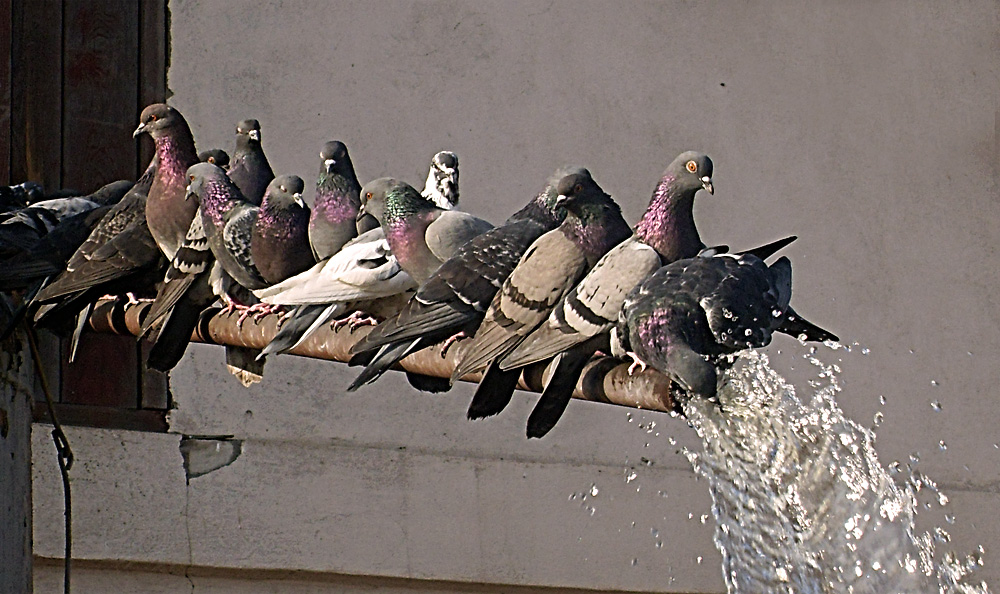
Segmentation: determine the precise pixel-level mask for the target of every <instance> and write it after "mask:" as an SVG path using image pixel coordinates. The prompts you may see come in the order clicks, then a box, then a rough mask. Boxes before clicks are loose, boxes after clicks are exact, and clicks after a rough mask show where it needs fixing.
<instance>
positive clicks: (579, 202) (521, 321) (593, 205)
mask: <svg viewBox="0 0 1000 594" xmlns="http://www.w3.org/2000/svg"><path fill="white" fill-rule="evenodd" d="M556 190H557V192H558V198H557V205H562V206H563V208H565V209H566V211H567V215H566V219H565V220H564V221H563V222H562V223H561V224H560V225H559V227H558V228H557V229H555V230H553V231H549V232H548V233H546V234H544V235H542V236H541V237H539V238H538V239H537V240H536V241H535V242H534V243H532V244H531V247H529V248H528V250H527V251H526V252H525V253H524V255H523V256H522V257H521V260H520V261H519V262H518V264H517V266H516V267H515V268H514V270H513V271H512V272H511V274H510V276H509V277H508V278H507V280H506V281H504V283H503V286H502V287H501V288H500V291H499V292H498V293H497V295H496V297H494V299H493V302H492V303H491V304H490V308H489V310H488V311H487V312H486V316H485V318H484V320H483V323H482V325H481V326H480V327H479V329H478V330H477V331H476V336H475V337H474V338H473V339H472V343H471V344H469V345H468V346H467V347H466V349H465V351H464V352H463V355H462V358H461V360H460V361H459V363H458V365H457V367H456V369H455V371H454V373H453V374H452V376H451V380H452V382H454V381H455V380H457V379H459V378H461V377H462V376H464V375H466V374H468V373H472V372H475V371H479V370H481V369H483V368H487V370H486V375H485V376H484V377H483V379H482V381H481V382H480V383H479V388H478V389H477V390H476V395H475V397H474V398H473V401H472V404H471V405H470V407H469V418H474V419H475V418H482V417H484V416H490V415H493V414H496V413H498V412H500V411H501V410H503V408H504V407H505V406H506V404H507V403H508V402H509V401H510V398H511V395H512V394H513V391H514V388H515V386H516V384H517V378H518V376H519V375H520V372H519V370H517V369H514V370H510V371H503V370H501V369H500V368H499V365H498V363H499V361H500V360H502V359H503V357H505V356H506V355H507V354H508V353H509V352H510V351H511V350H512V349H513V348H515V347H516V346H517V345H518V344H519V343H520V342H521V341H522V340H523V339H524V338H525V337H526V336H527V335H529V334H530V333H531V332H532V331H533V330H534V329H535V328H536V327H537V326H538V325H539V324H541V323H542V322H544V321H545V319H546V318H547V317H548V316H549V313H550V312H551V311H552V308H553V307H555V306H556V304H557V303H558V302H559V300H560V299H562V297H563V296H564V295H565V294H566V293H567V292H568V291H569V290H570V289H571V288H572V287H573V286H574V285H576V283H577V282H578V281H579V280H580V279H581V278H583V276H584V275H585V274H586V273H587V272H588V271H589V270H590V269H591V268H592V267H593V266H594V265H595V264H596V263H597V261H598V260H599V259H600V258H601V257H602V256H604V254H605V253H607V251H608V250H609V249H611V248H612V247H614V246H615V245H617V244H619V243H621V242H622V241H624V240H625V239H626V238H628V237H629V235H631V229H629V226H628V223H626V222H625V219H624V218H622V215H621V209H620V208H619V207H618V205H617V204H616V203H615V202H614V201H613V200H612V199H611V197H610V196H608V195H607V194H606V193H605V192H604V190H602V189H601V188H600V186H598V185H597V183H596V182H595V181H594V180H593V178H592V177H591V176H590V174H589V173H586V172H585V173H576V174H573V175H569V176H566V177H564V178H563V179H561V180H560V181H559V183H558V184H557V186H556Z"/></svg>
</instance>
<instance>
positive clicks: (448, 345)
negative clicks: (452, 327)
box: [441, 330, 469, 359]
mask: <svg viewBox="0 0 1000 594" xmlns="http://www.w3.org/2000/svg"><path fill="white" fill-rule="evenodd" d="M468 337H469V335H468V334H466V333H465V330H462V331H461V332H459V333H458V334H453V335H452V336H449V337H448V339H447V340H445V341H444V342H443V343H441V358H442V359H444V358H445V357H446V356H447V355H448V349H450V348H451V345H453V344H455V343H456V342H458V341H460V340H462V339H463V338H468Z"/></svg>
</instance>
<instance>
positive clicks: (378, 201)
mask: <svg viewBox="0 0 1000 594" xmlns="http://www.w3.org/2000/svg"><path fill="white" fill-rule="evenodd" d="M401 183H403V182H401V181H399V180H396V179H393V178H391V177H380V178H378V179H374V180H372V181H370V182H368V183H367V184H365V185H364V186H363V187H362V188H361V208H360V209H358V217H357V218H358V220H359V221H360V220H361V218H362V217H364V216H365V215H366V214H368V215H371V216H373V217H375V220H377V221H378V222H379V224H381V223H382V221H383V220H385V201H386V196H387V195H388V194H389V192H391V191H392V190H393V189H394V188H396V187H398V186H399V184H401Z"/></svg>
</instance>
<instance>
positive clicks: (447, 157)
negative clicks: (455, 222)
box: [421, 151, 458, 209]
mask: <svg viewBox="0 0 1000 594" xmlns="http://www.w3.org/2000/svg"><path fill="white" fill-rule="evenodd" d="M421 195H422V196H423V197H424V198H426V199H428V200H430V201H431V202H433V203H434V204H436V205H437V206H439V207H441V208H447V209H452V208H455V207H456V206H458V155H456V154H455V153H453V152H451V151H441V152H439V153H437V154H436V155H434V157H433V158H432V159H431V167H430V171H428V172H427V182H426V183H425V184H424V191H423V192H421Z"/></svg>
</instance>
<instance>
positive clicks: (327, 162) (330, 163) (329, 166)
mask: <svg viewBox="0 0 1000 594" xmlns="http://www.w3.org/2000/svg"><path fill="white" fill-rule="evenodd" d="M336 164H337V160H336V159H327V160H325V161H323V165H325V166H326V172H327V173H333V166H334V165H336Z"/></svg>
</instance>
